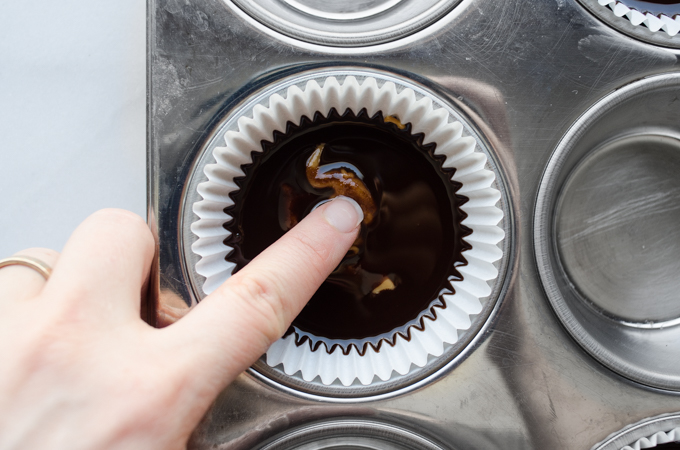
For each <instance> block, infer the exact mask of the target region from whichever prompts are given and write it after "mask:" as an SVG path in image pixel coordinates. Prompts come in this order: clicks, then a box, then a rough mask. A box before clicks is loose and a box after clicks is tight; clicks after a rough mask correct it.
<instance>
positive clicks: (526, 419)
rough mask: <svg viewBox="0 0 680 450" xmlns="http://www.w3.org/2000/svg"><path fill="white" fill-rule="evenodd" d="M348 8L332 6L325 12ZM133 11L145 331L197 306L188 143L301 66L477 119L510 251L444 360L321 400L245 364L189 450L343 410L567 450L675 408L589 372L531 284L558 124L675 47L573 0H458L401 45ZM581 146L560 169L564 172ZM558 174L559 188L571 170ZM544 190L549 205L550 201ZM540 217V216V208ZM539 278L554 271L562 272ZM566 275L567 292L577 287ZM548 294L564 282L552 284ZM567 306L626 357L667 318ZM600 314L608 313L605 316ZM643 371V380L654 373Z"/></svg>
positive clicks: (196, 148)
mask: <svg viewBox="0 0 680 450" xmlns="http://www.w3.org/2000/svg"><path fill="white" fill-rule="evenodd" d="M296 1H297V3H298V4H301V5H309V4H311V3H309V2H306V1H303V0H296ZM583 1H584V2H585V1H586V0H583ZM350 3H352V2H335V4H336V5H338V7H340V6H339V5H341V4H350ZM282 4H283V2H282ZM384 4H387V2H385V3H382V2H377V1H376V2H375V3H372V5H373V6H376V5H384ZM284 7H285V8H288V9H290V7H289V6H284ZM398 7H399V5H396V6H394V7H392V8H390V9H389V10H388V11H387V12H389V11H392V10H393V9H396V8H398ZM317 9H320V8H317ZM148 11H149V33H148V36H149V53H148V61H149V70H148V73H149V134H148V137H149V148H148V151H149V159H148V168H149V191H148V192H149V223H150V225H151V226H152V229H153V230H154V233H155V235H156V236H157V239H158V256H157V260H156V267H157V274H156V275H157V277H156V278H155V282H154V283H153V285H152V291H153V293H154V295H155V298H154V304H152V305H150V306H151V308H150V309H151V310H152V311H154V312H155V314H154V317H153V318H152V320H151V321H152V322H153V323H154V324H157V325H161V324H163V325H167V324H169V323H170V322H172V321H173V320H176V319H178V318H180V317H181V316H182V315H183V314H185V313H186V312H187V310H188V309H189V306H190V305H193V304H195V302H196V298H195V295H194V293H193V289H192V288H191V287H190V276H189V271H190V268H189V267H187V265H186V264H185V259H184V256H183V255H184V248H183V247H184V243H183V241H182V236H186V235H190V234H191V231H190V229H189V225H190V222H189V223H188V222H186V221H183V220H182V218H181V214H180V209H181V205H182V201H183V198H184V195H185V194H186V192H188V191H189V190H190V186H189V185H188V183H189V179H190V177H191V174H192V172H193V170H194V168H195V167H196V165H197V164H198V157H199V153H200V151H201V149H202V148H204V146H205V145H206V143H207V141H208V139H209V138H210V136H212V135H213V133H214V132H215V131H216V127H217V124H219V123H220V121H221V120H223V119H224V118H226V117H227V116H228V115H229V114H231V113H232V112H233V111H234V110H236V109H237V108H238V107H239V106H240V105H242V104H244V103H245V102H247V101H249V99H251V98H252V96H254V95H257V94H258V93H259V92H261V90H262V89H263V88H264V87H265V86H267V85H269V84H271V83H273V82H275V81H277V80H281V79H284V78H286V77H290V76H295V75H296V74H300V73H303V72H307V71H309V70H318V69H319V68H324V67H326V68H332V67H337V66H340V65H342V66H347V65H352V66H361V67H365V68H368V69H370V70H381V71H383V72H385V73H390V74H394V75H396V76H400V77H406V78H411V79H412V82H413V83H415V84H419V85H422V86H423V87H424V88H426V89H427V90H428V91H431V92H433V93H435V94H436V95H437V97H439V98H441V99H442V100H443V101H444V102H446V103H447V104H450V105H452V106H454V107H455V108H456V110H457V111H459V112H460V113H461V115H462V117H464V118H465V119H466V120H467V121H468V122H470V123H474V124H476V126H477V128H478V129H479V131H480V135H481V136H483V138H484V140H485V141H486V142H485V145H486V147H487V148H488V149H489V152H490V153H491V154H492V155H493V156H494V158H495V163H496V164H497V167H498V169H499V172H500V173H501V174H502V175H503V180H504V181H505V185H506V190H507V194H508V210H509V213H510V215H509V216H508V221H509V222H510V224H511V225H512V226H511V228H513V229H514V232H513V235H512V236H508V237H506V239H508V240H509V242H510V246H509V247H510V248H509V252H510V253H511V254H512V255H511V257H510V259H509V260H510V267H509V268H508V271H507V276H506V279H505V280H504V281H505V283H506V284H505V286H506V288H505V291H504V295H503V296H502V297H501V301H500V302H499V303H498V306H499V309H498V311H497V313H496V314H494V315H492V317H491V320H489V321H488V322H487V324H486V326H485V328H483V329H482V330H481V331H480V332H479V333H478V334H477V337H476V338H475V340H473V341H472V342H471V344H470V345H468V346H467V347H466V348H465V350H464V355H463V357H462V358H460V361H459V362H457V363H455V364H451V365H448V366H445V367H444V368H442V369H441V370H439V371H437V372H436V373H434V374H433V375H432V376H431V377H429V378H427V379H426V380H422V381H421V382H419V384H418V385H417V386H414V388H413V389H411V390H409V391H408V392H404V393H403V394H401V395H389V396H382V395H378V396H373V397H368V398H366V397H365V398H359V399H341V400H340V401H333V402H328V401H325V400H323V399H320V398H318V397H313V396H309V395H304V394H302V393H301V392H300V391H299V390H297V389H292V388H289V387H278V386H276V385H274V384H272V383H269V382H265V381H263V380H261V379H260V378H258V377H257V376H255V375H253V372H249V373H245V374H243V375H242V376H241V377H239V378H238V379H237V380H236V381H235V382H234V383H233V384H232V385H231V386H230V387H229V388H228V389H226V390H225V391H224V392H223V393H222V394H221V395H220V396H219V397H218V398H217V400H216V401H215V403H214V405H213V407H212V408H211V410H210V411H209V412H208V413H207V414H206V416H205V417H204V419H203V421H202V422H201V424H200V425H199V427H198V428H197V429H196V431H195V432H194V434H193V436H192V437H191V440H190V442H189V445H188V448H190V449H208V448H220V449H228V450H245V449H252V448H257V446H262V445H265V443H271V442H273V441H272V440H274V439H278V438H280V437H282V436H283V435H284V434H285V433H286V432H287V431H290V430H294V429H298V428H300V427H304V426H307V425H310V424H315V423H321V422H324V421H336V420H339V418H347V419H351V420H370V421H375V422H379V423H382V424H390V425H393V426H396V427H399V428H402V429H405V430H413V431H414V432H416V433H417V434H419V435H422V436H427V437H428V439H431V440H432V441H433V442H437V443H439V444H438V445H439V446H440V447H442V448H447V449H448V448H460V449H467V448H473V449H477V448H481V449H522V450H524V449H546V448H550V449H565V450H572V449H574V448H590V447H592V446H593V444H595V443H597V442H602V441H603V440H604V439H606V437H607V436H609V435H610V434H611V433H614V432H616V431H617V430H620V429H621V428H622V427H623V426H625V425H626V424H630V423H636V422H639V421H640V420H643V419H645V418H648V417H655V416H658V415H659V414H663V413H671V412H677V411H678V394H677V392H673V391H670V390H669V389H671V388H673V387H672V383H670V382H668V380H669V378H666V379H665V381H664V383H666V386H667V388H666V389H658V388H650V387H648V386H649V385H651V384H652V383H651V382H650V378H644V381H642V382H636V381H631V380H635V379H637V380H638V381H641V380H643V378H642V377H638V378H635V377H634V376H633V375H635V374H631V375H626V377H622V376H620V375H619V373H623V372H621V371H620V370H619V369H615V370H612V368H613V366H611V365H605V364H603V363H604V362H605V360H603V359H601V358H600V355H601V354H600V353H595V352H594V353H593V355H594V356H595V357H594V356H592V355H591V354H590V353H589V352H587V351H584V350H583V348H584V347H585V346H584V345H583V343H582V342H581V341H577V340H576V339H575V337H576V336H572V334H571V333H570V332H569V331H567V327H566V326H565V325H564V324H563V322H562V320H560V316H558V314H561V313H559V311H560V310H559V309H558V308H555V309H553V307H552V304H551V300H549V298H548V295H547V294H546V290H545V289H544V288H543V283H542V281H541V276H545V273H546V270H547V269H546V268H548V267H554V263H556V262H558V261H561V259H562V258H565V259H566V258H567V256H566V255H565V256H560V260H558V259H557V258H556V256H557V255H558V254H559V253H558V251H559V250H558V249H557V241H556V240H554V239H552V237H551V236H552V235H551V234H550V233H553V231H554V229H552V230H547V229H546V230H545V231H546V233H545V237H546V240H545V241H542V240H541V239H538V238H539V236H538V235H536V236H534V212H535V211H536V202H537V198H538V197H537V195H538V190H539V185H540V182H541V176H542V174H543V173H544V172H545V170H546V168H547V167H549V166H551V164H552V163H553V162H554V161H556V158H552V159H551V155H552V154H553V152H554V151H555V149H556V148H557V147H558V145H559V143H560V142H561V141H562V137H563V136H565V133H567V132H568V131H569V130H572V131H574V130H576V128H574V127H572V124H574V123H575V122H577V121H579V118H580V117H582V116H583V115H584V113H585V112H586V111H588V110H589V108H590V107H591V106H593V105H595V104H597V103H598V102H599V101H600V100H602V99H603V98H607V96H608V95H609V94H611V93H613V92H617V91H625V90H626V89H627V88H625V86H629V85H631V83H633V82H635V81H636V80H643V79H644V78H645V77H650V76H655V75H659V74H664V73H666V74H670V75H666V76H664V77H662V78H665V77H668V76H670V77H677V76H678V73H679V69H678V65H677V64H678V53H677V50H673V49H670V48H668V45H667V44H663V45H664V46H661V45H649V43H647V42H643V41H640V40H637V39H631V38H629V37H628V36H626V35H624V34H622V33H618V32H616V31H614V30H612V28H610V26H609V25H607V24H606V23H604V22H602V21H601V20H599V19H598V18H597V17H596V16H594V15H593V14H591V13H590V12H588V10H586V9H584V8H583V7H582V6H581V4H580V3H577V2H575V1H573V0H533V1H526V0H522V1H520V0H507V1H497V0H462V1H461V2H460V3H459V4H457V5H456V6H455V7H453V9H450V10H449V12H448V13H447V14H444V15H443V16H441V18H440V19H439V20H437V21H435V22H433V23H432V25H431V26H429V27H427V28H424V29H422V30H420V31H418V32H416V33H413V34H410V35H409V36H407V37H404V38H401V39H398V40H395V41H390V42H386V43H382V44H376V45H372V46H370V47H352V48H348V47H338V46H332V47H331V46H322V45H319V44H310V43H308V42H305V41H302V40H299V39H293V38H290V37H288V36H286V35H281V34H277V33H276V32H273V31H271V30H270V29H269V28H267V27H265V26H263V25H262V24H261V23H260V22H257V21H256V20H254V19H253V18H252V17H251V16H248V15H247V14H245V13H244V12H243V10H241V9H240V8H238V7H237V6H235V5H233V3H231V2H228V1H226V0H149V8H148ZM335 11H336V12H338V11H339V12H341V13H342V12H347V11H346V10H335ZM608 12H609V11H608ZM309 17H311V16H309ZM622 20H624V19H622ZM676 37H677V35H676ZM640 83H643V84H644V83H647V81H644V80H643V81H641V82H640ZM631 86H642V84H635V85H631ZM676 86H677V85H676ZM676 97H678V91H677V87H676V88H675V91H673V92H671V93H670V95H666V97H664V98H663V99H661V100H660V101H658V102H656V106H654V105H650V104H646V105H644V106H638V107H635V108H632V109H630V110H629V114H627V115H625V114H624V115H618V114H617V115H616V116H617V117H618V118H619V120H623V119H625V117H627V116H631V117H637V118H640V119H641V120H644V119H645V118H650V120H651V118H654V117H658V114H657V113H654V111H657V110H658V109H659V108H674V106H671V105H674V104H678V101H675V99H676ZM648 107H651V108H652V110H651V112H650V111H649V110H648V109H647V108H648ZM612 117H614V116H612ZM626 120H628V119H626ZM579 123H581V122H579ZM678 123H680V118H676V121H675V125H673V126H666V127H665V131H664V132H663V133H661V134H659V133H658V132H657V131H658V130H656V128H658V127H656V125H655V124H654V123H653V121H652V122H649V125H650V126H647V125H644V126H641V127H640V128H638V129H636V130H633V131H635V134H636V135H637V136H653V135H661V136H663V138H664V142H666V140H665V139H666V138H669V139H670V138H674V137H673V136H674V135H670V134H669V133H668V129H669V128H673V129H674V130H676V131H677V130H678V125H677V124H678ZM572 131H569V135H568V136H567V139H568V140H570V141H573V142H576V141H578V142H582V143H584V145H585V144H587V143H586V142H585V141H584V139H585V138H582V137H579V136H580V134H579V131H574V133H572ZM605 134H606V133H605V132H604V131H602V132H600V133H597V135H594V134H593V135H591V134H588V136H591V137H592V139H590V138H588V141H589V142H590V144H588V145H585V146H586V147H588V148H589V149H590V150H595V149H596V148H598V147H599V146H602V145H605V144H606V143H607V142H608V141H607V140H606V139H605V138H604V135H605ZM616 136H618V135H616ZM572 137H573V139H572ZM612 137H614V135H612ZM619 137H621V138H626V137H627V136H619ZM565 142H566V140H565ZM620 142H626V141H620ZM602 155H606V152H605V153H602ZM584 156H585V154H582V155H581V157H580V158H577V160H574V161H571V162H569V164H568V166H569V167H571V168H577V167H578V164H577V163H578V161H581V160H583V159H582V158H583V157H584ZM584 161H585V160H584ZM565 167H566V166H565ZM551 170H553V169H551ZM655 171H656V170H654V171H653V172H655ZM558 172H559V173H560V177H561V179H560V180H559V183H558V184H559V185H560V186H562V185H564V183H565V182H566V181H567V179H568V178H569V175H570V174H571V173H572V171H571V170H565V171H558ZM574 176H577V174H576V173H575V175H574ZM541 191H542V192H543V191H544V189H541ZM555 194H556V195H555V196H554V197H551V201H553V202H555V201H557V200H558V198H559V195H557V192H556V193H555ZM541 198H543V200H539V201H540V202H545V201H546V199H547V198H546V197H545V195H543V194H542V195H541ZM664 204H665V203H664ZM538 211H544V209H543V207H539V209H538ZM546 211H549V212H550V214H554V212H555V209H554V205H553V206H551V207H550V208H548V209H546ZM665 214H666V213H664V215H665ZM668 214H671V215H672V213H671V212H668ZM553 218H554V217H553V216H551V218H550V220H553ZM548 237H551V240H547V238H548ZM534 238H536V239H538V240H535V239H534ZM541 242H544V243H545V244H548V243H549V244H550V245H551V246H552V247H550V248H547V247H542V245H543V244H541ZM540 249H543V250H544V251H543V250H540ZM535 250H538V253H536V251H535ZM550 258H552V259H550ZM539 261H540V263H538V262H539ZM675 261H677V259H676V260H674V261H670V262H675ZM617 263H619V264H620V262H618V261H617ZM560 264H561V262H560ZM567 264H568V265H570V266H571V267H572V268H573V267H575V266H574V264H571V263H567ZM539 270H540V271H541V272H542V273H541V274H540V275H539ZM554 274H563V275H565V276H566V273H565V271H564V270H562V269H561V268H560V269H559V270H556V271H555V272H554ZM569 276H570V277H574V278H576V277H579V275H574V274H570V275H569ZM579 279H580V281H579V282H580V283H581V284H584V282H587V280H588V279H587V278H584V277H583V276H580V277H579ZM573 284H574V285H576V284H575V283H573ZM559 286H562V287H565V286H566V284H565V282H563V281H560V283H559ZM570 289H571V288H570ZM547 291H548V292H553V293H555V292H557V291H554V290H550V289H547ZM572 291H575V289H574V290H572ZM561 292H562V291H560V292H557V293H561ZM565 292H567V291H565ZM577 292H578V291H577ZM550 295H551V296H552V295H553V294H550ZM589 295H590V296H594V295H595V294H593V293H592V292H591V293H590V294H589ZM581 298H583V294H581V296H580V297H579V298H578V301H575V302H572V303H570V305H579V308H581V307H582V308H581V309H583V310H584V311H587V314H588V315H589V316H588V317H591V318H593V320H595V323H596V324H598V325H601V328H602V331H604V330H619V331H620V332H621V333H620V334H619V336H621V337H622V339H625V340H624V341H621V342H623V343H625V345H627V346H628V348H629V351H628V352H627V353H633V354H635V355H638V353H639V352H637V348H639V347H640V345H641V344H640V342H641V341H640V340H639V339H637V338H634V337H635V336H655V337H654V338H653V339H649V340H650V341H652V342H657V343H658V342H659V341H658V340H657V339H656V336H657V335H663V334H665V333H667V332H668V333H670V332H672V330H676V329H677V328H678V325H675V326H667V327H666V328H664V329H663V330H660V329H649V328H647V329H645V328H640V327H639V326H638V327H633V326H631V323H632V324H634V325H640V323H641V322H639V320H640V317H639V316H638V315H637V314H631V313H630V309H629V308H628V307H625V308H623V309H620V308H618V307H617V306H612V305H611V304H610V303H608V302H607V301H606V300H601V301H600V303H599V305H600V306H599V307H598V306H597V305H596V304H595V303H593V302H583V301H581ZM605 308H606V309H608V310H609V314H606V315H605V314H604V313H603V311H602V310H603V309H605ZM662 309H663V308H662ZM555 311H558V314H556V313H555ZM615 316H616V317H619V318H618V319H617V318H616V317H615ZM620 316H626V318H627V320H628V322H630V323H624V322H625V321H623V320H621V318H620ZM670 316H672V314H665V313H663V312H662V313H658V311H657V317H656V318H657V323H658V320H661V321H666V322H668V320H667V319H669V320H670V319H672V317H670ZM179 320H181V318H180V319H179ZM574 323H576V324H579V322H577V321H574ZM609 323H611V324H613V325H612V326H611V327H610V326H609V325H608V324H609ZM565 324H566V325H567V326H568V325H569V322H568V321H567V322H565ZM591 328H592V327H591ZM617 332H618V331H617ZM601 347H602V348H604V346H601ZM607 348H613V347H611V346H608V347H607ZM650 353H653V352H650ZM678 356H679V355H678V353H677V352H676V353H675V354H673V357H674V358H673V359H669V360H667V362H668V364H667V365H666V366H665V368H664V367H660V368H657V369H659V370H658V371H657V375H658V374H659V373H662V372H663V371H664V370H665V371H666V373H671V372H673V371H674V370H675V373H674V375H673V376H675V377H677V376H680V374H679V373H678V372H677V369H673V368H672V363H673V362H674V361H677V360H678V359H679V358H678ZM600 361H602V362H600ZM660 361H661V360H659V361H658V362H660ZM629 363H630V361H628V362H627V363H626V366H627V367H630V364H629ZM607 364H609V363H607ZM635 376H637V375H635ZM651 380H652V381H654V379H651ZM656 381H657V382H655V383H654V384H655V385H657V386H658V385H661V384H662V383H661V381H663V380H661V381H659V379H658V378H657V379H656ZM673 389H675V388H673ZM350 448H351V447H350ZM607 450H609V449H607Z"/></svg>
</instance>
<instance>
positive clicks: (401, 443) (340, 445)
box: [257, 420, 443, 450]
mask: <svg viewBox="0 0 680 450" xmlns="http://www.w3.org/2000/svg"><path fill="white" fill-rule="evenodd" d="M333 449H335V450H340V449H348V450H443V449H442V447H440V446H439V445H437V444H435V443H434V442H432V441H430V440H429V439H426V438H424V437H422V436H418V435H417V434H415V433H413V432H411V431H407V430H406V429H404V428H401V427H395V426H392V425H388V424H384V423H380V422H373V421H368V420H334V421H326V422H320V423H315V424H313V425H307V426H304V427H301V428H299V429H296V430H291V431H287V432H285V433H283V436H281V437H278V438H276V439H274V440H273V441H272V442H270V443H268V444H265V445H264V446H262V447H257V450H333Z"/></svg>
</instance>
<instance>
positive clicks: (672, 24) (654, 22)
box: [597, 0, 680, 37]
mask: <svg viewBox="0 0 680 450" xmlns="http://www.w3.org/2000/svg"><path fill="white" fill-rule="evenodd" d="M597 2H598V3H599V4H600V5H602V6H606V7H608V8H609V9H611V10H612V12H613V13H614V15H615V16H616V17H624V18H626V19H628V20H629V21H630V23H632V24H633V25H635V26H640V25H644V26H646V27H647V28H649V29H650V31H653V32H658V31H663V32H666V34H668V35H669V36H671V37H673V36H675V35H677V34H678V33H680V15H676V16H674V17H668V16H667V15H665V14H659V15H658V16H655V15H654V14H651V13H649V12H641V11H638V10H637V9H634V8H629V7H628V6H626V5H625V4H623V3H621V2H620V1H618V0H597Z"/></svg>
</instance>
